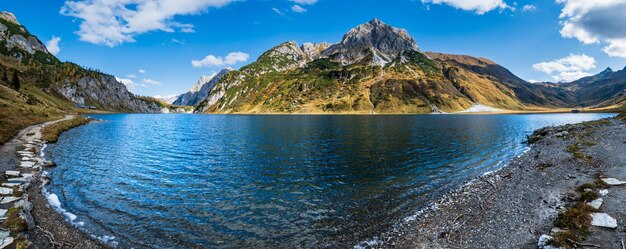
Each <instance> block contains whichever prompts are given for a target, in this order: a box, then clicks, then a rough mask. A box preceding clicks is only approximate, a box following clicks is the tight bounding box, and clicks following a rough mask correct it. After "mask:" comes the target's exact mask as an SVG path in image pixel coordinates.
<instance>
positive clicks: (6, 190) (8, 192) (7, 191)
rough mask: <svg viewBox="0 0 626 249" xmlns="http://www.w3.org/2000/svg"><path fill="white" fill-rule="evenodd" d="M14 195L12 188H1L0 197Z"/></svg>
mask: <svg viewBox="0 0 626 249" xmlns="http://www.w3.org/2000/svg"><path fill="white" fill-rule="evenodd" d="M12 194H13V189H12V188H2V187H0V195H12Z"/></svg>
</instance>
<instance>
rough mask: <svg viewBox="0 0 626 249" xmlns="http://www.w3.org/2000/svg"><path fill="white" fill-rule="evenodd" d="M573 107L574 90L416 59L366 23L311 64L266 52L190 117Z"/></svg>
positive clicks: (381, 27) (283, 51)
mask: <svg viewBox="0 0 626 249" xmlns="http://www.w3.org/2000/svg"><path fill="white" fill-rule="evenodd" d="M577 101H578V98H577V95H576V94H575V93H574V91H571V90H569V89H567V88H564V87H560V86H555V85H550V84H532V83H529V82H527V81H525V80H523V79H521V78H519V77H517V76H516V75H515V74H513V73H511V72H510V71H509V70H508V69H506V68H504V67H502V66H500V65H498V64H497V63H495V62H493V61H491V60H489V59H486V58H476V57H471V56H467V55H451V54H443V53H434V52H422V51H421V50H420V49H419V47H418V46H417V43H416V42H415V40H414V39H413V38H412V37H411V36H410V35H409V34H408V32H406V30H403V29H399V28H395V27H392V26H390V25H387V24H385V23H383V22H382V21H380V20H378V19H374V20H372V21H370V22H367V23H364V24H361V25H359V26H357V27H355V28H353V29H351V30H350V31H348V32H347V33H346V34H345V35H344V37H343V39H342V40H341V41H340V42H339V43H337V44H332V45H330V46H328V48H326V49H324V50H322V51H321V53H320V56H319V57H317V58H310V57H309V58H307V57H306V56H305V55H304V53H303V52H302V49H301V46H299V45H298V44H297V43H295V42H286V43H282V44H280V45H278V46H276V47H274V48H271V49H269V50H268V51H267V52H265V53H263V54H262V55H261V56H260V57H259V59H258V60H257V61H255V62H252V63H250V64H249V65H246V66H244V67H242V68H241V69H240V70H233V71H232V72H230V73H229V74H228V75H226V76H225V77H224V78H223V79H221V80H220V81H219V82H218V83H217V84H215V86H214V88H213V89H211V92H210V93H209V97H208V98H207V99H206V100H205V101H203V102H201V103H200V104H199V105H198V106H196V112H210V113H214V112H215V113H430V112H442V111H443V112H457V111H462V110H465V109H468V108H469V107H471V106H473V105H475V104H482V105H487V106H491V107H495V108H501V109H509V110H533V109H540V108H552V107H572V106H574V105H575V104H576V102H577Z"/></svg>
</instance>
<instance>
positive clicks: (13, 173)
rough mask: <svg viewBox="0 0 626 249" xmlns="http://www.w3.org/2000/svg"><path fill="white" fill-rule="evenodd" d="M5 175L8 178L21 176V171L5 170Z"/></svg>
mask: <svg viewBox="0 0 626 249" xmlns="http://www.w3.org/2000/svg"><path fill="white" fill-rule="evenodd" d="M4 175H6V177H7V178H9V177H18V176H20V172H19V171H17V170H7V171H6V172H4Z"/></svg>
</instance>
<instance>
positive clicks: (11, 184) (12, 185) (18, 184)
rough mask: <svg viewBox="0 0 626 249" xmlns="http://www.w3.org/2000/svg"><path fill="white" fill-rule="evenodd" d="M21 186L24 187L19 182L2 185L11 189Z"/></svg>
mask: <svg viewBox="0 0 626 249" xmlns="http://www.w3.org/2000/svg"><path fill="white" fill-rule="evenodd" d="M20 185H22V184H21V183H18V182H5V183H2V186H3V187H9V188H12V187H15V186H20Z"/></svg>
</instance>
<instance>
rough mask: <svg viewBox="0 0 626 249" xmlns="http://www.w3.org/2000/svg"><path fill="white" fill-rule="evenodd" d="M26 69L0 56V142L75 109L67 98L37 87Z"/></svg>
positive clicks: (36, 83)
mask: <svg viewBox="0 0 626 249" xmlns="http://www.w3.org/2000/svg"><path fill="white" fill-rule="evenodd" d="M27 69H28V67H27V66H25V65H22V64H21V63H18V62H17V61H16V60H14V59H12V58H7V57H3V56H0V143H4V142H6V141H7V140H8V139H9V138H11V137H13V136H15V135H16V134H17V132H18V131H19V130H21V129H23V128H25V127H27V126H30V125H33V124H37V123H41V122H45V121H50V120H54V119H59V118H62V117H63V116H64V115H65V114H66V113H70V112H76V110H74V108H73V106H74V105H73V104H72V103H70V102H69V101H67V100H64V99H63V98H59V96H57V95H55V94H54V93H51V92H47V91H46V88H39V87H38V85H39V84H40V82H38V81H34V80H33V78H34V77H33V75H32V74H30V75H27V74H26V73H27V71H28V70H27ZM4 75H7V77H6V78H5V77H4ZM13 75H16V76H17V79H18V81H19V88H17V87H16V86H15V85H14V84H13Z"/></svg>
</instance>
